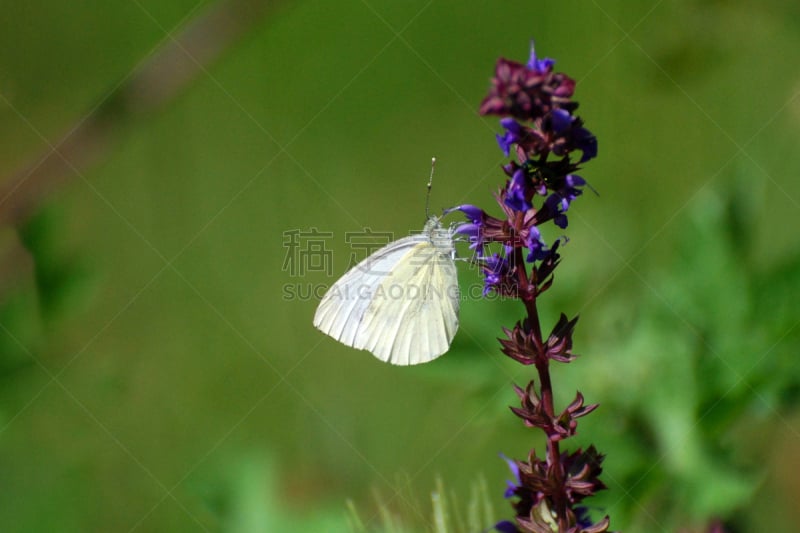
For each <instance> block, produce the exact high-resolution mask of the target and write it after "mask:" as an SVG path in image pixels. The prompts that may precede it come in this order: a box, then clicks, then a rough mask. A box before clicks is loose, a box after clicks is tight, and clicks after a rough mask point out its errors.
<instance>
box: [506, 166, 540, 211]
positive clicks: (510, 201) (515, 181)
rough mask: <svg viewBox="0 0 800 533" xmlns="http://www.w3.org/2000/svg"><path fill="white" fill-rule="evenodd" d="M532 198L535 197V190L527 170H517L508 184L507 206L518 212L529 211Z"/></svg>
mask: <svg viewBox="0 0 800 533" xmlns="http://www.w3.org/2000/svg"><path fill="white" fill-rule="evenodd" d="M531 196H533V190H532V187H531V186H530V180H529V179H528V176H527V173H526V172H525V169H523V168H520V169H517V171H516V172H514V175H513V176H512V177H511V179H510V180H509V182H508V189H507V193H506V198H505V202H506V205H507V206H508V207H510V208H511V209H514V210H516V211H527V210H528V209H530V208H531V203H530V198H531Z"/></svg>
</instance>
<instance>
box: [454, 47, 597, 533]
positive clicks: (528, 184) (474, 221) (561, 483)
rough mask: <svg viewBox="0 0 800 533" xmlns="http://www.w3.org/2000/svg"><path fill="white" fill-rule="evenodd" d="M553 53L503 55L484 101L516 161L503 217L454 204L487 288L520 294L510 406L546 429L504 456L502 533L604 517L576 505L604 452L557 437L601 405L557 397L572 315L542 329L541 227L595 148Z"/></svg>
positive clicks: (565, 204)
mask: <svg viewBox="0 0 800 533" xmlns="http://www.w3.org/2000/svg"><path fill="white" fill-rule="evenodd" d="M553 65H554V61H553V60H552V59H548V58H545V59H539V58H537V57H536V54H535V53H534V51H533V49H531V57H530V60H529V61H528V63H527V64H521V63H516V62H514V61H509V60H507V59H500V60H498V62H497V66H496V68H495V75H494V78H493V79H492V87H491V90H490V92H489V94H488V96H487V97H486V98H485V99H484V100H483V103H482V104H481V107H480V112H481V114H484V115H487V114H491V115H499V116H501V117H502V119H501V121H500V124H501V125H502V127H503V130H504V132H503V133H502V134H500V135H497V142H498V144H499V145H500V149H501V150H502V151H503V153H504V154H505V155H506V156H511V155H512V154H513V158H512V160H511V161H509V162H508V164H506V165H504V166H503V167H502V169H503V172H504V173H505V175H506V180H505V184H504V186H503V187H501V188H500V189H499V191H498V192H497V193H496V195H495V199H496V201H497V204H498V205H499V207H500V209H501V211H502V216H501V217H499V218H497V217H494V216H491V215H489V214H488V213H487V212H486V211H485V210H483V209H481V208H479V207H477V206H474V205H461V206H457V207H455V208H453V209H451V211H461V212H462V213H463V214H464V215H465V216H466V218H467V221H466V222H465V223H463V224H461V225H460V226H459V227H458V228H457V230H456V231H457V232H458V233H460V234H462V235H465V236H467V237H468V239H469V241H470V247H471V248H472V249H473V250H474V252H475V257H476V260H477V262H478V264H479V265H480V267H481V270H482V273H483V276H484V292H485V293H488V292H496V293H497V294H500V295H501V296H504V297H507V298H514V299H519V300H521V302H522V303H523V304H524V306H525V309H526V311H527V317H526V318H524V319H523V320H521V321H519V322H517V324H516V325H515V326H514V327H513V328H510V329H508V328H503V331H504V333H505V338H503V339H500V344H501V346H502V351H503V353H504V354H505V355H507V356H508V357H510V358H512V359H514V360H515V361H517V362H519V363H521V364H524V365H532V366H534V367H535V368H536V371H537V373H538V378H539V379H538V386H537V382H536V380H532V381H531V382H530V383H529V384H528V386H527V387H525V388H524V389H523V388H521V387H517V386H515V388H514V390H515V392H516V393H517V396H518V397H519V400H520V407H513V408H512V412H513V413H514V414H515V415H517V416H518V417H520V418H521V419H522V420H523V421H524V423H525V424H526V425H527V426H530V427H536V428H539V429H541V430H542V431H543V432H544V433H545V435H546V436H547V441H546V442H547V449H546V451H545V456H544V458H540V457H538V456H537V455H536V453H535V451H533V450H531V452H530V453H529V455H528V457H527V459H525V460H523V461H516V460H510V459H508V463H509V466H510V467H511V470H512V473H513V474H514V478H515V481H514V482H511V483H509V487H508V489H507V491H506V497H507V498H513V499H515V501H514V503H513V507H514V511H515V516H514V520H513V521H509V520H505V521H502V522H499V523H498V524H496V526H495V529H496V530H497V531H501V532H503V533H521V532H535V533H543V532H555V531H557V532H569V533H581V532H583V533H598V532H602V531H607V530H608V527H609V520H608V517H605V518H604V519H602V520H600V521H599V522H597V523H592V521H591V520H590V518H589V514H588V512H587V510H586V508H585V507H583V506H581V505H580V503H581V502H582V501H583V500H584V499H585V498H586V497H588V496H591V495H592V494H594V493H595V492H597V491H598V490H601V489H603V488H605V486H604V485H603V483H602V482H601V481H600V480H599V475H600V473H601V471H602V468H601V463H602V461H603V456H602V455H601V454H599V453H598V452H597V451H596V450H595V448H594V447H593V446H590V447H589V448H588V449H586V450H580V449H579V450H577V451H575V452H573V453H567V452H562V451H561V450H560V449H559V444H560V442H561V441H563V440H564V439H567V438H569V437H572V436H573V435H575V433H576V431H577V425H578V423H577V419H578V418H580V417H582V416H585V415H587V414H589V413H591V412H592V411H593V410H594V409H596V408H597V405H584V399H583V395H581V393H580V392H578V393H577V394H576V396H575V400H574V401H573V402H572V403H571V404H569V405H568V406H567V407H566V408H564V409H563V410H561V412H557V411H556V410H555V407H554V402H553V390H552V383H551V380H550V370H549V369H550V361H557V362H562V363H569V362H571V361H572V360H574V359H575V357H576V355H575V354H573V352H572V336H573V331H574V329H575V325H576V323H577V320H578V319H577V318H573V319H569V318H567V317H566V316H565V315H563V314H562V315H561V318H560V319H559V320H558V322H557V323H556V325H555V326H554V327H553V328H552V331H551V333H550V334H549V336H547V338H545V337H544V336H543V334H542V328H541V324H540V322H539V315H538V310H537V306H536V301H537V298H538V296H539V295H540V294H542V293H543V292H544V291H546V290H547V289H549V288H550V286H551V284H552V283H553V272H554V270H555V268H556V267H557V266H558V265H559V262H560V256H559V253H558V250H559V247H560V246H561V245H563V243H564V242H566V238H564V237H561V238H558V239H556V240H555V241H554V242H552V243H551V244H550V245H548V244H547V243H546V242H545V240H544V238H543V236H542V231H541V229H540V228H542V226H543V225H544V224H547V223H549V222H552V223H553V224H554V225H555V226H557V227H558V228H560V229H565V228H566V227H567V223H568V220H567V211H568V209H569V207H570V206H571V204H572V202H574V201H575V200H576V199H577V198H578V197H579V196H580V195H581V193H582V192H583V188H584V187H586V186H587V183H586V181H585V180H584V179H583V178H582V177H581V176H579V175H578V174H577V171H578V170H579V168H580V165H582V164H583V163H586V162H587V161H589V160H591V159H592V158H594V157H595V156H596V155H597V140H596V138H595V137H594V135H592V133H591V132H589V130H587V129H586V128H585V127H584V125H583V121H582V120H581V119H580V118H579V117H577V116H575V114H574V113H575V111H576V110H577V108H578V104H577V102H574V101H573V100H572V95H573V92H574V90H575V82H574V81H573V80H572V79H571V78H569V77H568V76H567V75H565V74H562V73H556V72H554V71H553Z"/></svg>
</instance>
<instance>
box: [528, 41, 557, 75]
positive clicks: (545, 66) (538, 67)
mask: <svg viewBox="0 0 800 533" xmlns="http://www.w3.org/2000/svg"><path fill="white" fill-rule="evenodd" d="M554 64H555V60H553V59H550V58H549V57H545V58H544V59H537V57H536V49H535V47H534V46H533V41H531V57H530V59H529V60H528V68H529V69H531V70H534V71H537V72H550V71H551V70H552V69H553V65H554Z"/></svg>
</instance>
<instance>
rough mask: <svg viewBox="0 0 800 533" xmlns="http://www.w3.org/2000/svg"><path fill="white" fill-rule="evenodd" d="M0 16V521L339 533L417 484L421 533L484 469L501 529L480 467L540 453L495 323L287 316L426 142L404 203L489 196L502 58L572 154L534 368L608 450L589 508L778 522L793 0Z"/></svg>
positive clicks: (792, 483) (784, 498)
mask: <svg viewBox="0 0 800 533" xmlns="http://www.w3.org/2000/svg"><path fill="white" fill-rule="evenodd" d="M2 13H3V17H2V19H0V35H1V36H2V37H0V40H2V41H3V46H0V96H1V97H0V170H1V171H2V175H3V176H4V178H3V180H4V181H3V182H2V186H3V189H2V191H0V192H2V201H1V203H0V215H2V220H3V222H4V223H5V225H4V227H3V229H2V234H1V236H2V240H0V245H1V247H0V252H1V254H0V255H1V256H0V298H2V300H1V301H0V349H2V353H0V379H2V387H0V491H1V492H2V494H3V496H2V497H0V524H2V526H1V527H0V529H2V530H3V531H26V532H27V531H32V532H34V531H66V532H71V531H76V532H77V531H98V532H99V531H103V532H105V531H225V532H258V531H266V532H271V531H348V529H347V507H346V504H345V502H346V501H347V500H348V499H352V500H353V501H354V502H355V507H356V508H357V509H358V514H359V516H360V517H361V520H362V522H363V523H364V528H365V529H368V530H370V531H373V530H375V531H377V530H381V529H382V528H383V529H386V528H387V523H388V522H390V520H389V519H388V518H386V516H387V513H390V514H392V515H394V516H396V517H397V518H396V519H397V521H398V522H397V524H401V525H397V524H396V525H395V529H402V530H405V531H432V530H434V527H435V526H434V523H433V521H432V518H431V513H432V511H431V507H430V493H431V492H432V491H434V490H436V480H437V477H441V479H442V480H443V484H444V487H445V489H444V490H445V492H446V494H447V497H448V498H449V501H450V515H451V519H452V520H451V522H452V523H453V525H452V530H454V531H456V530H459V520H460V518H459V517H460V516H461V515H462V514H464V513H466V512H467V511H464V509H465V508H466V507H467V506H468V501H469V500H470V498H472V497H473V493H474V490H475V487H476V486H479V485H480V483H481V481H480V480H485V487H486V488H487V490H488V495H489V501H488V502H487V503H489V504H490V505H491V507H493V509H494V512H493V515H494V516H493V518H494V519H499V518H502V517H508V516H509V515H510V514H511V513H510V508H509V507H508V504H507V502H505V501H504V500H503V499H502V491H503V490H504V487H505V481H504V480H505V479H507V478H509V474H508V473H507V469H506V466H505V464H504V463H503V461H502V460H501V459H500V458H499V457H498V453H499V452H503V453H505V454H507V455H509V456H513V457H519V458H523V457H525V456H526V455H527V452H528V450H529V449H530V448H531V447H533V446H535V447H537V448H539V449H541V448H542V447H543V443H542V442H541V439H540V437H539V435H537V434H536V433H535V432H533V431H531V430H526V429H525V428H524V427H522V426H521V423H520V421H519V420H518V419H516V418H515V417H514V416H513V415H512V414H510V412H509V411H508V409H507V407H506V406H508V405H510V404H512V403H514V402H515V396H514V395H513V392H512V390H511V387H510V384H511V383H518V384H521V385H524V384H525V383H526V382H527V380H528V379H530V378H532V377H533V372H530V371H528V370H527V369H519V368H517V367H516V366H515V365H513V364H511V363H509V362H507V361H505V360H504V357H503V356H502V355H501V354H500V353H499V350H498V344H497V342H496V340H495V338H496V337H497V336H498V335H499V334H500V327H501V326H510V325H511V324H513V322H514V321H515V320H516V319H518V318H519V317H520V313H521V309H520V308H519V307H518V305H517V304H516V303H514V302H499V301H494V300H489V301H482V300H479V299H475V298H468V299H466V300H465V301H464V302H463V304H462V320H461V329H460V331H459V333H458V335H457V337H456V340H455V342H454V343H453V347H452V350H451V351H450V352H449V353H448V354H447V355H446V356H445V357H442V358H440V359H439V360H437V361H435V362H433V363H431V364H429V365H424V366H421V367H412V368H397V367H392V366H390V365H386V364H383V363H381V362H380V361H378V360H377V359H375V358H373V357H371V356H370V355H369V354H368V353H365V352H359V351H356V350H352V349H349V348H346V347H344V346H341V345H339V344H338V343H336V342H334V341H333V340H331V339H329V338H327V337H325V336H324V335H322V334H320V333H319V332H317V331H316V330H315V329H314V328H313V327H312V325H311V319H312V316H313V312H314V309H315V305H316V299H315V298H313V297H312V298H308V297H297V298H286V297H285V296H286V294H287V287H289V288H290V289H289V291H290V292H292V293H293V294H298V293H297V291H306V292H305V293H304V294H305V295H307V294H308V293H307V290H308V287H311V286H319V285H321V284H329V283H330V282H332V281H333V279H334V277H335V276H338V275H340V274H341V273H342V272H343V271H344V270H345V269H346V267H347V264H348V260H349V255H350V248H349V246H348V244H347V243H346V242H345V239H344V235H345V232H352V231H360V230H363V229H364V228H371V229H373V230H374V231H386V232H393V233H394V234H395V235H396V236H401V235H405V234H406V233H407V232H408V231H409V230H410V229H419V228H420V227H421V225H422V223H423V221H424V185H425V180H426V178H427V173H428V165H429V160H430V157H431V156H433V155H435V156H436V157H437V159H438V163H437V174H436V178H435V184H434V189H433V196H432V205H433V206H434V207H436V208H437V209H438V208H439V207H448V206H452V205H457V204H461V203H475V204H479V205H481V206H485V207H487V209H489V210H490V211H493V212H496V208H494V207H492V198H491V193H492V192H493V191H494V190H495V188H496V187H497V186H498V185H499V184H500V183H501V182H502V180H503V175H502V173H501V172H500V171H499V168H498V167H499V164H500V163H501V162H502V157H501V156H502V154H501V152H500V150H499V149H498V147H497V145H496V143H495V141H494V133H495V132H496V131H498V126H497V120H496V118H493V117H489V118H483V117H480V116H478V115H477V112H476V110H477V107H478V104H479V103H480V101H481V99H482V97H483V95H484V94H485V92H486V90H487V88H488V84H489V78H490V77H491V75H492V72H493V65H494V62H495V60H496V59H497V57H499V56H505V57H509V58H511V59H516V60H519V61H524V60H526V59H527V56H528V46H529V40H530V39H531V38H535V39H536V44H537V50H538V51H539V54H540V56H542V55H543V56H549V57H554V58H556V60H557V63H556V68H557V69H558V70H561V71H564V72H566V73H568V74H569V75H570V76H572V77H574V78H575V79H577V80H578V87H577V92H576V99H577V100H578V101H579V102H580V104H581V107H580V110H579V115H580V116H581V117H583V119H584V120H585V122H586V124H587V127H588V128H589V129H590V130H591V131H592V132H593V133H595V134H596V135H597V137H598V140H599V146H600V155H599V157H598V159H597V160H595V161H592V162H591V163H590V164H588V165H587V166H586V168H585V170H584V171H583V173H582V175H583V176H584V177H585V178H586V179H587V180H588V181H589V182H590V183H591V184H592V185H593V186H594V188H596V189H597V190H598V191H599V196H595V195H593V194H587V195H585V196H584V197H583V198H581V199H580V201H578V202H576V203H575V204H574V206H573V210H574V211H572V216H571V218H570V221H571V224H570V227H569V228H568V231H567V233H568V235H569V237H570V242H569V244H568V246H566V247H565V248H564V253H563V258H564V259H563V265H562V267H561V268H560V270H559V272H558V273H557V278H556V283H555V285H554V287H553V289H552V291H551V292H549V293H548V294H547V297H546V298H545V300H546V301H545V302H543V316H544V320H545V323H546V324H551V323H553V321H554V320H555V319H556V318H557V316H558V312H560V311H563V312H565V313H567V314H568V315H570V316H572V315H575V314H578V313H580V315H581V322H580V323H579V326H578V334H577V338H576V346H575V349H576V351H577V352H578V353H580V354H582V357H581V358H580V359H579V360H578V361H577V362H575V363H574V364H572V365H570V366H569V367H564V366H559V367H558V368H557V369H555V370H554V380H555V387H556V389H557V390H558V394H559V401H560V402H562V405H563V402H565V401H568V400H569V399H571V396H572V395H573V394H574V391H575V390H576V389H578V388H580V390H582V391H583V392H584V394H585V395H586V397H587V400H588V401H590V402H599V403H600V404H601V408H600V410H599V411H597V412H596V413H595V414H593V415H592V416H590V417H588V418H586V419H584V420H585V421H582V425H581V428H580V429H581V432H580V435H579V436H578V437H577V438H576V439H574V441H571V442H569V443H568V445H567V446H568V447H569V448H571V449H574V448H575V447H577V446H586V445H588V444H589V443H594V444H595V445H596V446H597V447H598V448H599V449H600V450H601V451H602V452H604V453H606V454H607V459H606V469H605V473H604V477H603V479H604V480H605V481H606V483H607V484H608V486H609V490H608V491H606V492H605V493H604V494H603V495H602V496H599V497H598V498H597V499H595V500H593V506H594V507H593V508H594V512H596V513H597V515H598V516H602V515H603V514H605V513H608V514H610V515H611V519H612V526H613V527H614V528H615V529H624V530H626V531H676V530H678V529H679V528H686V529H685V530H687V531H688V530H690V529H691V530H697V531H699V530H701V529H702V528H703V527H704V526H705V524H707V523H708V521H709V520H711V519H712V518H715V517H719V518H722V519H725V520H727V521H728V523H730V524H735V525H736V526H737V527H738V529H737V530H738V531H795V530H796V529H795V527H796V523H797V520H798V519H800V514H799V512H798V508H797V506H796V505H795V504H794V503H795V502H796V501H797V498H798V496H800V485H798V481H797V479H798V476H797V473H798V469H800V461H798V459H797V456H798V451H800V417H799V416H798V413H797V409H796V403H797V398H798V397H799V396H800V394H798V393H799V392H800V385H798V384H799V383H800V362H798V361H797V358H796V355H797V353H798V346H800V328H798V322H800V315H799V314H798V313H797V305H796V302H797V301H798V300H797V299H798V297H800V290H798V288H799V287H800V274H798V265H800V261H798V251H800V238H798V236H797V221H798V214H799V211H800V210H799V209H798V208H799V207H800V202H799V201H798V200H799V199H800V181H798V180H797V178H796V176H797V172H798V170H800V151H798V149H797V144H798V142H797V139H798V131H800V99H798V91H800V53H798V50H800V7H798V4H797V3H795V2H779V1H766V2H764V1H761V2H755V1H749V2H737V3H731V2H722V1H713V0H706V1H701V0H683V1H678V2H663V1H650V0H648V1H641V2H622V1H597V2H594V1H593V2H584V1H577V0H573V1H566V2H532V1H506V2H499V1H498V2H474V3H467V2H456V1H404V2H390V1H385V0H384V1H377V0H364V1H340V2H330V1H329V2H324V1H299V2H290V1H283V2H274V3H272V2H270V3H263V4H262V3H260V2H257V1H247V0H239V1H237V2H225V1H219V2H204V1H200V2H195V1H194V0H170V1H168V2H163V1H160V2H159V1H155V0H132V1H122V2H101V1H97V0H91V1H86V2H48V1H43V2H35V3H27V2H4V3H3V9H2ZM209 50H211V52H209ZM64 139H67V140H66V142H65V143H64V144H60V143H61V142H62V141H63V140H64ZM54 149H56V150H57V151H58V153H60V155H56V156H53V155H52V153H53V151H54ZM48 154H51V156H50V158H49V159H47V160H43V159H42V158H44V157H46V156H47V155H48ZM62 156H63V157H62ZM64 161H68V164H67V163H65V162H64ZM312 228H316V229H318V230H319V231H323V232H331V233H332V235H333V237H332V238H331V239H330V240H327V241H326V242H325V245H326V248H327V249H328V250H330V251H331V254H332V255H331V260H332V264H331V269H332V274H333V275H332V276H329V275H328V274H327V273H326V272H324V271H310V272H306V273H305V275H302V276H301V275H298V273H297V272H291V271H289V270H287V269H286V268H284V267H285V261H286V255H287V252H289V250H288V249H287V248H286V247H285V242H286V238H287V237H286V235H287V234H286V232H289V231H292V230H300V231H303V232H305V231H310V230H311V229H312ZM555 236H556V235H555V234H552V235H549V236H548V237H549V238H550V239H552V238H554V237H555ZM459 268H460V270H461V283H462V288H464V289H465V292H467V291H469V290H470V287H474V286H475V285H479V284H480V283H481V280H480V277H479V275H478V274H477V273H476V272H475V271H474V270H473V269H470V268H469V267H468V265H467V264H461V265H459ZM312 270H313V269H312ZM545 327H546V328H547V327H548V326H545ZM381 514H383V517H381V516H380V515H381ZM487 514H492V513H487ZM487 520H488V518H487ZM462 522H463V523H466V521H462ZM485 525H486V526H488V525H490V523H486V524H485ZM793 526H794V527H793ZM403 528H405V529H403ZM461 530H469V526H463V527H461Z"/></svg>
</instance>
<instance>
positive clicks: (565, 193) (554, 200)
mask: <svg viewBox="0 0 800 533" xmlns="http://www.w3.org/2000/svg"><path fill="white" fill-rule="evenodd" d="M584 185H586V180H584V179H583V178H582V177H580V176H578V175H577V174H567V175H566V176H565V177H564V180H563V182H562V183H561V186H560V187H559V188H558V189H556V190H555V191H554V192H553V194H551V195H550V196H548V197H547V200H545V202H544V204H545V207H546V208H547V209H548V210H549V211H550V212H551V214H552V216H553V223H555V225H556V226H558V227H559V228H561V229H564V228H566V227H567V216H566V215H565V214H564V213H566V211H567V209H569V206H570V204H571V203H572V202H573V201H574V200H575V198H577V197H578V196H580V195H581V194H583V191H581V190H580V189H578V187H583V186H584Z"/></svg>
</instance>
